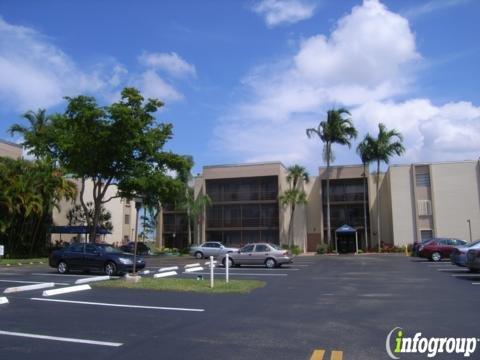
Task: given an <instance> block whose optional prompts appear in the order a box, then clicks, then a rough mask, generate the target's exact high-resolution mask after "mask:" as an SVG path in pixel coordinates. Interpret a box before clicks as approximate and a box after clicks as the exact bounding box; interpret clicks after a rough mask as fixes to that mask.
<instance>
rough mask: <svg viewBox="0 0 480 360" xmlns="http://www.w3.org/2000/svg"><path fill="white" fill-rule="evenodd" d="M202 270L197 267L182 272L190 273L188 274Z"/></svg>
mask: <svg viewBox="0 0 480 360" xmlns="http://www.w3.org/2000/svg"><path fill="white" fill-rule="evenodd" d="M202 270H203V267H201V266H197V267H189V268H186V269H185V271H184V272H186V273H190V272H195V271H202Z"/></svg>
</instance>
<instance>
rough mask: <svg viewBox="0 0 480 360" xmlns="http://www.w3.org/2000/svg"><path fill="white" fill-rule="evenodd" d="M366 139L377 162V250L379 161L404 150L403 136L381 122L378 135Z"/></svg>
mask: <svg viewBox="0 0 480 360" xmlns="http://www.w3.org/2000/svg"><path fill="white" fill-rule="evenodd" d="M365 139H366V141H367V142H368V143H369V147H370V148H371V152H370V159H371V160H372V161H375V162H376V163H377V173H376V193H377V198H376V201H377V239H378V251H381V233H380V192H379V185H380V163H381V162H384V163H385V164H388V163H389V162H390V158H391V157H392V156H394V155H397V156H400V155H402V154H403V153H404V152H405V148H404V147H403V145H402V142H403V137H402V134H400V132H398V131H397V130H395V129H392V130H388V129H387V128H386V126H385V125H384V124H382V123H380V124H378V135H377V137H376V138H373V137H372V136H370V135H369V134H367V135H366V136H365Z"/></svg>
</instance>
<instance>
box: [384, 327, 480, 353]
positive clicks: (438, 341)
mask: <svg viewBox="0 0 480 360" xmlns="http://www.w3.org/2000/svg"><path fill="white" fill-rule="evenodd" d="M395 332H396V336H395V337H394V338H392V336H394V333H395ZM479 341H480V339H477V338H474V337H472V338H446V337H445V338H437V337H431V338H427V337H422V333H420V332H417V333H416V334H415V335H414V336H413V337H407V336H405V333H404V331H403V329H402V328H400V327H395V328H393V329H392V330H391V331H390V332H389V333H388V335H387V340H386V342H385V347H386V350H387V354H388V356H389V357H390V358H391V359H400V355H402V354H425V355H426V356H427V357H428V358H434V357H435V356H437V355H438V354H458V355H459V356H463V357H466V358H468V357H470V355H472V354H473V353H474V352H475V350H476V349H477V343H478V342H479Z"/></svg>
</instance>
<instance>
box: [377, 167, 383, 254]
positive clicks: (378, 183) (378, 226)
mask: <svg viewBox="0 0 480 360" xmlns="http://www.w3.org/2000/svg"><path fill="white" fill-rule="evenodd" d="M379 185H380V160H377V184H376V187H377V241H378V252H381V251H382V246H381V236H380V235H381V234H380V189H379Z"/></svg>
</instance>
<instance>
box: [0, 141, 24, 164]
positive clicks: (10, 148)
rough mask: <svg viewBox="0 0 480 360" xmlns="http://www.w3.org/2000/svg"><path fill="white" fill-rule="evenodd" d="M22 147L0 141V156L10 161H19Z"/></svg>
mask: <svg viewBox="0 0 480 360" xmlns="http://www.w3.org/2000/svg"><path fill="white" fill-rule="evenodd" d="M22 154H23V150H22V146H21V145H18V144H14V143H11V142H8V141H4V140H0V156H3V157H8V158H11V159H19V158H21V157H22Z"/></svg>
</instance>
